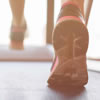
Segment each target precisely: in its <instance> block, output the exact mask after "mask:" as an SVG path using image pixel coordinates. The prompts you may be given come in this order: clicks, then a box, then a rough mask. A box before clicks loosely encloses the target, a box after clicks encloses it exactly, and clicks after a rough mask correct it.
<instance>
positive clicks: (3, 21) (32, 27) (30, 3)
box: [0, 0, 100, 58]
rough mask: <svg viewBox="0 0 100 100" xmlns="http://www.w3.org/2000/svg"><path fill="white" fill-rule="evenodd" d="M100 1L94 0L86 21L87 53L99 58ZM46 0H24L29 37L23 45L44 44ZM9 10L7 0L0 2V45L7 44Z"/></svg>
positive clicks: (9, 20) (56, 13) (9, 23)
mask: <svg viewBox="0 0 100 100" xmlns="http://www.w3.org/2000/svg"><path fill="white" fill-rule="evenodd" d="M60 3H61V1H60V0H55V22H56V19H57V15H58V13H59V9H60V5H61V4H60ZM99 4H100V1H99V0H94V1H93V5H92V10H91V14H90V19H89V23H88V29H89V35H90V42H89V49H88V53H87V55H88V56H89V57H95V58H100V52H99V51H100V46H99V44H100V13H99V9H100V6H99ZM46 13H47V1H46V0H42V1H41V0H35V1H34V0H26V3H25V16H26V20H27V24H28V33H29V37H28V38H27V39H26V40H25V45H45V29H46V18H47V14H46ZM11 18H12V15H11V10H10V6H9V1H8V0H2V1H1V3H0V45H9V32H10V26H11Z"/></svg>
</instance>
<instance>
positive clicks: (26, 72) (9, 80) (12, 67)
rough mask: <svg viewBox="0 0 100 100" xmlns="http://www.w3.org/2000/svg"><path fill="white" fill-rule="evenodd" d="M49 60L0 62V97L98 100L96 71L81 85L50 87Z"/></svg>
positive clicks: (99, 77)
mask: <svg viewBox="0 0 100 100" xmlns="http://www.w3.org/2000/svg"><path fill="white" fill-rule="evenodd" d="M51 64H52V63H51V62H0V100H100V73H99V72H92V71H89V83H88V85H86V86H85V87H84V88H82V89H81V88H76V89H75V88H74V89H73V88H69V89H68V88H65V89H54V88H50V87H48V84H47V79H48V76H49V73H50V67H51Z"/></svg>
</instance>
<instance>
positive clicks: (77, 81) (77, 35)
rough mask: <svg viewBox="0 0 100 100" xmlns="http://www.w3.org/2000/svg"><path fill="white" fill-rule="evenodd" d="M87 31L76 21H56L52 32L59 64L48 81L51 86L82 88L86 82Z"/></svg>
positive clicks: (69, 19)
mask: <svg viewBox="0 0 100 100" xmlns="http://www.w3.org/2000/svg"><path fill="white" fill-rule="evenodd" d="M88 41H89V36H88V30H87V28H86V26H85V25H84V24H83V23H82V22H81V21H79V20H78V19H74V18H68V19H64V20H62V21H58V23H57V25H56V27H55V29H54V32H53V46H54V49H55V55H56V56H57V57H58V61H59V63H58V64H57V66H56V67H55V68H54V70H53V71H52V72H51V75H50V77H49V79H48V83H49V85H53V86H57V85H58V86H67V85H68V86H69V85H71V86H84V85H85V84H87V82H88V72H87V64H86V52H87V48H88Z"/></svg>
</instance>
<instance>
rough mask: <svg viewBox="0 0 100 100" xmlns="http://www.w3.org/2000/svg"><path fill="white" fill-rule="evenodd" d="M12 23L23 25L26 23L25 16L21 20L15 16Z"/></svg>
mask: <svg viewBox="0 0 100 100" xmlns="http://www.w3.org/2000/svg"><path fill="white" fill-rule="evenodd" d="M12 25H13V26H15V27H23V26H25V25H26V20H25V18H22V19H21V20H16V19H15V18H13V20H12Z"/></svg>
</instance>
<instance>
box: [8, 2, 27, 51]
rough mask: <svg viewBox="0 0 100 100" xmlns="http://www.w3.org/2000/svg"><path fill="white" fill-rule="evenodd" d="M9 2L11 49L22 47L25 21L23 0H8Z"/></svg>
mask: <svg viewBox="0 0 100 100" xmlns="http://www.w3.org/2000/svg"><path fill="white" fill-rule="evenodd" d="M9 3H10V6H11V11H12V27H11V34H10V40H11V42H10V47H11V48H13V49H23V48H24V37H25V31H26V21H25V17H24V3H25V0H9Z"/></svg>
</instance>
